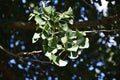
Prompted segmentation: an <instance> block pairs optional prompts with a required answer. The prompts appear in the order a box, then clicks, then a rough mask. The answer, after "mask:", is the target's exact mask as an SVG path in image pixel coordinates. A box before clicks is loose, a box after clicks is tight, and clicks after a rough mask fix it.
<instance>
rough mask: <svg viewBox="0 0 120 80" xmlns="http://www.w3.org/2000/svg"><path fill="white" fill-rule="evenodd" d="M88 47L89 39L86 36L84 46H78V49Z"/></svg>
mask: <svg viewBox="0 0 120 80" xmlns="http://www.w3.org/2000/svg"><path fill="white" fill-rule="evenodd" d="M88 47H89V39H88V38H86V40H85V44H84V46H82V45H81V46H79V48H80V49H84V48H88Z"/></svg>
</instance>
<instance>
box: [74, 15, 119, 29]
mask: <svg viewBox="0 0 120 80" xmlns="http://www.w3.org/2000/svg"><path fill="white" fill-rule="evenodd" d="M115 21H120V15H114V16H109V17H106V18H103V19H100V20H95V21H85V22H80V23H78V22H75V23H74V25H73V27H72V28H73V29H81V28H84V27H87V26H97V25H106V24H112V23H115Z"/></svg>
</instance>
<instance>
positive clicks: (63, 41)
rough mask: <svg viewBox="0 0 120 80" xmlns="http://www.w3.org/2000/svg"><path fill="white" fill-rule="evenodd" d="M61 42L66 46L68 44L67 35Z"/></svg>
mask: <svg viewBox="0 0 120 80" xmlns="http://www.w3.org/2000/svg"><path fill="white" fill-rule="evenodd" d="M61 42H62V43H63V44H65V43H66V42H67V36H66V35H65V36H64V37H62V38H61Z"/></svg>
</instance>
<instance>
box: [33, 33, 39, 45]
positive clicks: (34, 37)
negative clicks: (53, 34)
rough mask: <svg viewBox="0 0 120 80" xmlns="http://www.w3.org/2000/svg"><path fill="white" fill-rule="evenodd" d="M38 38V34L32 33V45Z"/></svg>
mask: <svg viewBox="0 0 120 80" xmlns="http://www.w3.org/2000/svg"><path fill="white" fill-rule="evenodd" d="M39 38H40V33H34V35H33V38H32V43H35V42H37V41H38V40H39Z"/></svg>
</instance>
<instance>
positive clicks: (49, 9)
mask: <svg viewBox="0 0 120 80" xmlns="http://www.w3.org/2000/svg"><path fill="white" fill-rule="evenodd" d="M43 11H44V12H45V13H46V14H52V13H53V12H55V9H54V8H52V7H51V6H48V7H43Z"/></svg>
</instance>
